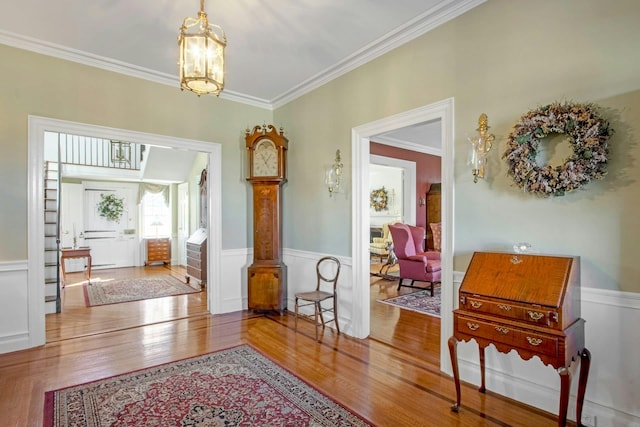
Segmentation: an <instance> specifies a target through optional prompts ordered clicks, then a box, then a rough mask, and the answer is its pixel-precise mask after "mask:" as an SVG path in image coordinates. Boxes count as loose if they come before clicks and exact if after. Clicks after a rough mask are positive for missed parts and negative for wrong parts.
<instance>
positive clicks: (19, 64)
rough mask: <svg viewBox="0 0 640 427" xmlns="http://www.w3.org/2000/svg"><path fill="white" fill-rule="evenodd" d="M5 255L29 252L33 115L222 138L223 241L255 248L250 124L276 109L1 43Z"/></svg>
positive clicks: (1, 250) (0, 185) (0, 228)
mask: <svg viewBox="0 0 640 427" xmlns="http://www.w3.org/2000/svg"><path fill="white" fill-rule="evenodd" d="M0 58H2V59H1V60H0V76H2V77H3V78H2V80H1V81H0V121H1V126H0V150H1V152H2V156H0V171H1V172H0V174H1V176H2V179H1V180H0V195H2V202H1V203H2V207H1V208H0V215H1V217H0V236H2V241H3V243H2V245H0V261H13V260H22V259H26V258H27V161H28V159H27V116H28V115H36V116H42V117H49V118H55V119H61V120H68V121H75V122H81V123H88V124H95V125H101V126H109V127H114V128H122V129H127V130H134V131H140V132H148V133H154V134H160V135H168V136H173V137H183V138H188V139H195V140H201V141H211V142H215V143H220V144H222V146H223V147H222V181H223V188H222V208H223V215H222V230H223V236H222V247H223V248H224V249H228V248H245V247H247V246H249V244H250V243H249V242H248V240H247V239H248V237H247V236H248V235H250V233H247V211H248V207H247V199H248V196H247V194H248V193H247V192H248V190H249V187H248V186H247V184H246V182H245V181H244V179H243V177H242V176H241V175H242V171H241V169H242V168H241V166H242V163H241V157H242V156H243V155H244V154H245V153H244V147H243V143H244V130H245V128H246V127H247V125H248V124H262V123H264V122H265V121H266V122H269V121H270V120H271V117H272V113H271V111H268V110H265V109H261V108H257V107H251V106H248V105H245V104H240V103H237V102H232V101H228V100H224V99H219V98H215V97H200V98H198V97H197V96H195V95H194V94H191V93H188V92H181V91H180V89H179V88H178V87H177V86H178V84H177V82H176V87H171V86H167V85H162V84H157V83H153V82H149V81H146V80H140V79H137V78H133V77H128V76H124V75H121V74H117V73H112V72H108V71H104V70H100V69H97V68H93V67H88V66H84V65H80V64H77V63H73V62H69V61H64V60H60V59H55V58H52V57H48V56H44V55H39V54H34V53H31V52H27V51H24V50H20V49H15V48H11V47H7V46H5V45H0Z"/></svg>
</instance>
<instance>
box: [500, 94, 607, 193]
mask: <svg viewBox="0 0 640 427" xmlns="http://www.w3.org/2000/svg"><path fill="white" fill-rule="evenodd" d="M553 134H566V135H567V136H568V138H569V144H570V145H571V148H572V150H573V154H572V155H571V156H569V157H568V158H567V159H566V160H565V162H564V164H563V165H561V166H551V165H544V166H538V164H537V163H536V156H537V154H538V149H539V147H540V142H541V140H543V139H544V138H545V137H547V136H549V135H553ZM612 134H613V129H611V128H610V127H609V122H607V121H606V120H604V119H602V118H601V117H600V116H599V115H598V114H597V113H596V112H595V111H594V107H593V105H591V104H572V103H564V104H561V103H557V102H556V103H553V104H550V105H546V106H544V107H540V108H538V109H536V110H533V111H530V112H528V113H526V114H525V115H524V116H522V117H521V118H520V120H519V121H518V123H516V125H515V126H514V128H513V130H512V132H511V133H510V134H509V138H508V140H507V149H506V150H505V152H504V154H503V155H502V158H503V159H506V161H507V164H508V167H509V169H508V171H507V173H508V174H509V175H510V176H511V177H512V178H513V180H514V182H515V183H516V185H518V186H519V187H520V188H522V189H523V190H524V191H527V192H530V193H534V194H538V195H541V196H545V197H546V196H550V195H553V196H563V195H564V194H565V193H567V192H570V191H573V190H576V189H578V188H580V187H582V186H583V185H585V184H587V183H588V182H590V181H592V180H594V179H602V178H604V176H605V175H606V174H607V160H608V159H607V158H608V155H609V144H608V141H609V137H610V136H611V135H612Z"/></svg>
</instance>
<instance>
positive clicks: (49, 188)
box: [44, 161, 62, 314]
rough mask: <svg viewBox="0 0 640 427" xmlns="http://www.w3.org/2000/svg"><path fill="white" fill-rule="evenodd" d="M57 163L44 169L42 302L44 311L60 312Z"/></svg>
mask: <svg viewBox="0 0 640 427" xmlns="http://www.w3.org/2000/svg"><path fill="white" fill-rule="evenodd" d="M58 177H59V175H58V163H57V162H52V161H47V162H45V170H44V287H45V290H44V302H45V313H47V314H49V313H60V312H61V309H62V304H61V295H60V294H61V289H60V256H59V252H60V225H59V218H60V216H59V210H60V203H59V189H60V184H59V179H58Z"/></svg>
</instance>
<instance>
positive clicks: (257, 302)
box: [245, 125, 289, 313]
mask: <svg viewBox="0 0 640 427" xmlns="http://www.w3.org/2000/svg"><path fill="white" fill-rule="evenodd" d="M245 139H246V147H247V151H248V154H249V177H248V178H247V181H249V182H250V183H251V184H252V185H253V264H251V266H250V267H249V269H248V274H247V276H248V293H249V310H257V311H279V312H281V313H282V312H284V311H285V310H286V309H287V266H286V265H284V263H283V262H282V184H284V183H285V182H286V181H287V148H288V144H289V141H288V140H287V138H285V136H284V131H283V129H282V128H280V131H279V132H278V130H276V128H274V127H273V126H272V125H262V126H255V127H254V128H253V130H251V131H250V130H249V129H247V131H246V135H245Z"/></svg>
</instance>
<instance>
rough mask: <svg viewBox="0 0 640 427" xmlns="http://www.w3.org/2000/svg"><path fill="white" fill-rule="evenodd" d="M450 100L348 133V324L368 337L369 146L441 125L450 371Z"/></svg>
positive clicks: (443, 348)
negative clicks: (377, 139)
mask: <svg viewBox="0 0 640 427" xmlns="http://www.w3.org/2000/svg"><path fill="white" fill-rule="evenodd" d="M453 104H454V102H453V98H448V99H445V100H443V101H440V102H437V103H434V104H430V105H427V106H424V107H421V108H417V109H415V110H410V111H407V112H404V113H400V114H397V115H394V116H390V117H387V118H384V119H380V120H377V121H374V122H371V123H367V124H364V125H362V126H358V127H356V128H354V129H353V130H352V144H351V149H352V170H353V171H354V172H353V182H352V192H353V199H352V200H353V206H352V221H351V223H352V224H353V232H352V248H353V249H352V251H353V252H352V260H353V284H354V289H353V294H354V297H353V302H352V313H353V314H352V317H353V319H352V321H353V332H354V335H355V336H356V337H359V338H365V337H367V336H369V334H370V297H369V295H370V290H369V280H368V277H369V272H370V268H369V250H368V249H369V248H368V242H369V233H370V221H369V216H368V211H369V197H368V196H369V195H368V189H369V144H370V138H371V137H372V136H374V135H377V134H381V133H384V132H388V131H391V130H394V129H399V128H402V127H405V126H410V125H415V124H417V123H423V122H427V121H431V120H440V121H441V129H442V130H441V140H442V189H443V191H442V193H443V194H442V229H443V241H442V285H441V286H442V300H441V304H442V305H441V312H442V317H441V329H440V369H441V370H442V371H444V372H448V373H450V372H451V366H450V362H449V361H448V359H449V358H448V352H447V344H446V341H447V338H448V337H449V336H451V334H452V332H453V325H452V315H451V311H452V309H453V300H454V294H455V290H454V289H453Z"/></svg>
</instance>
